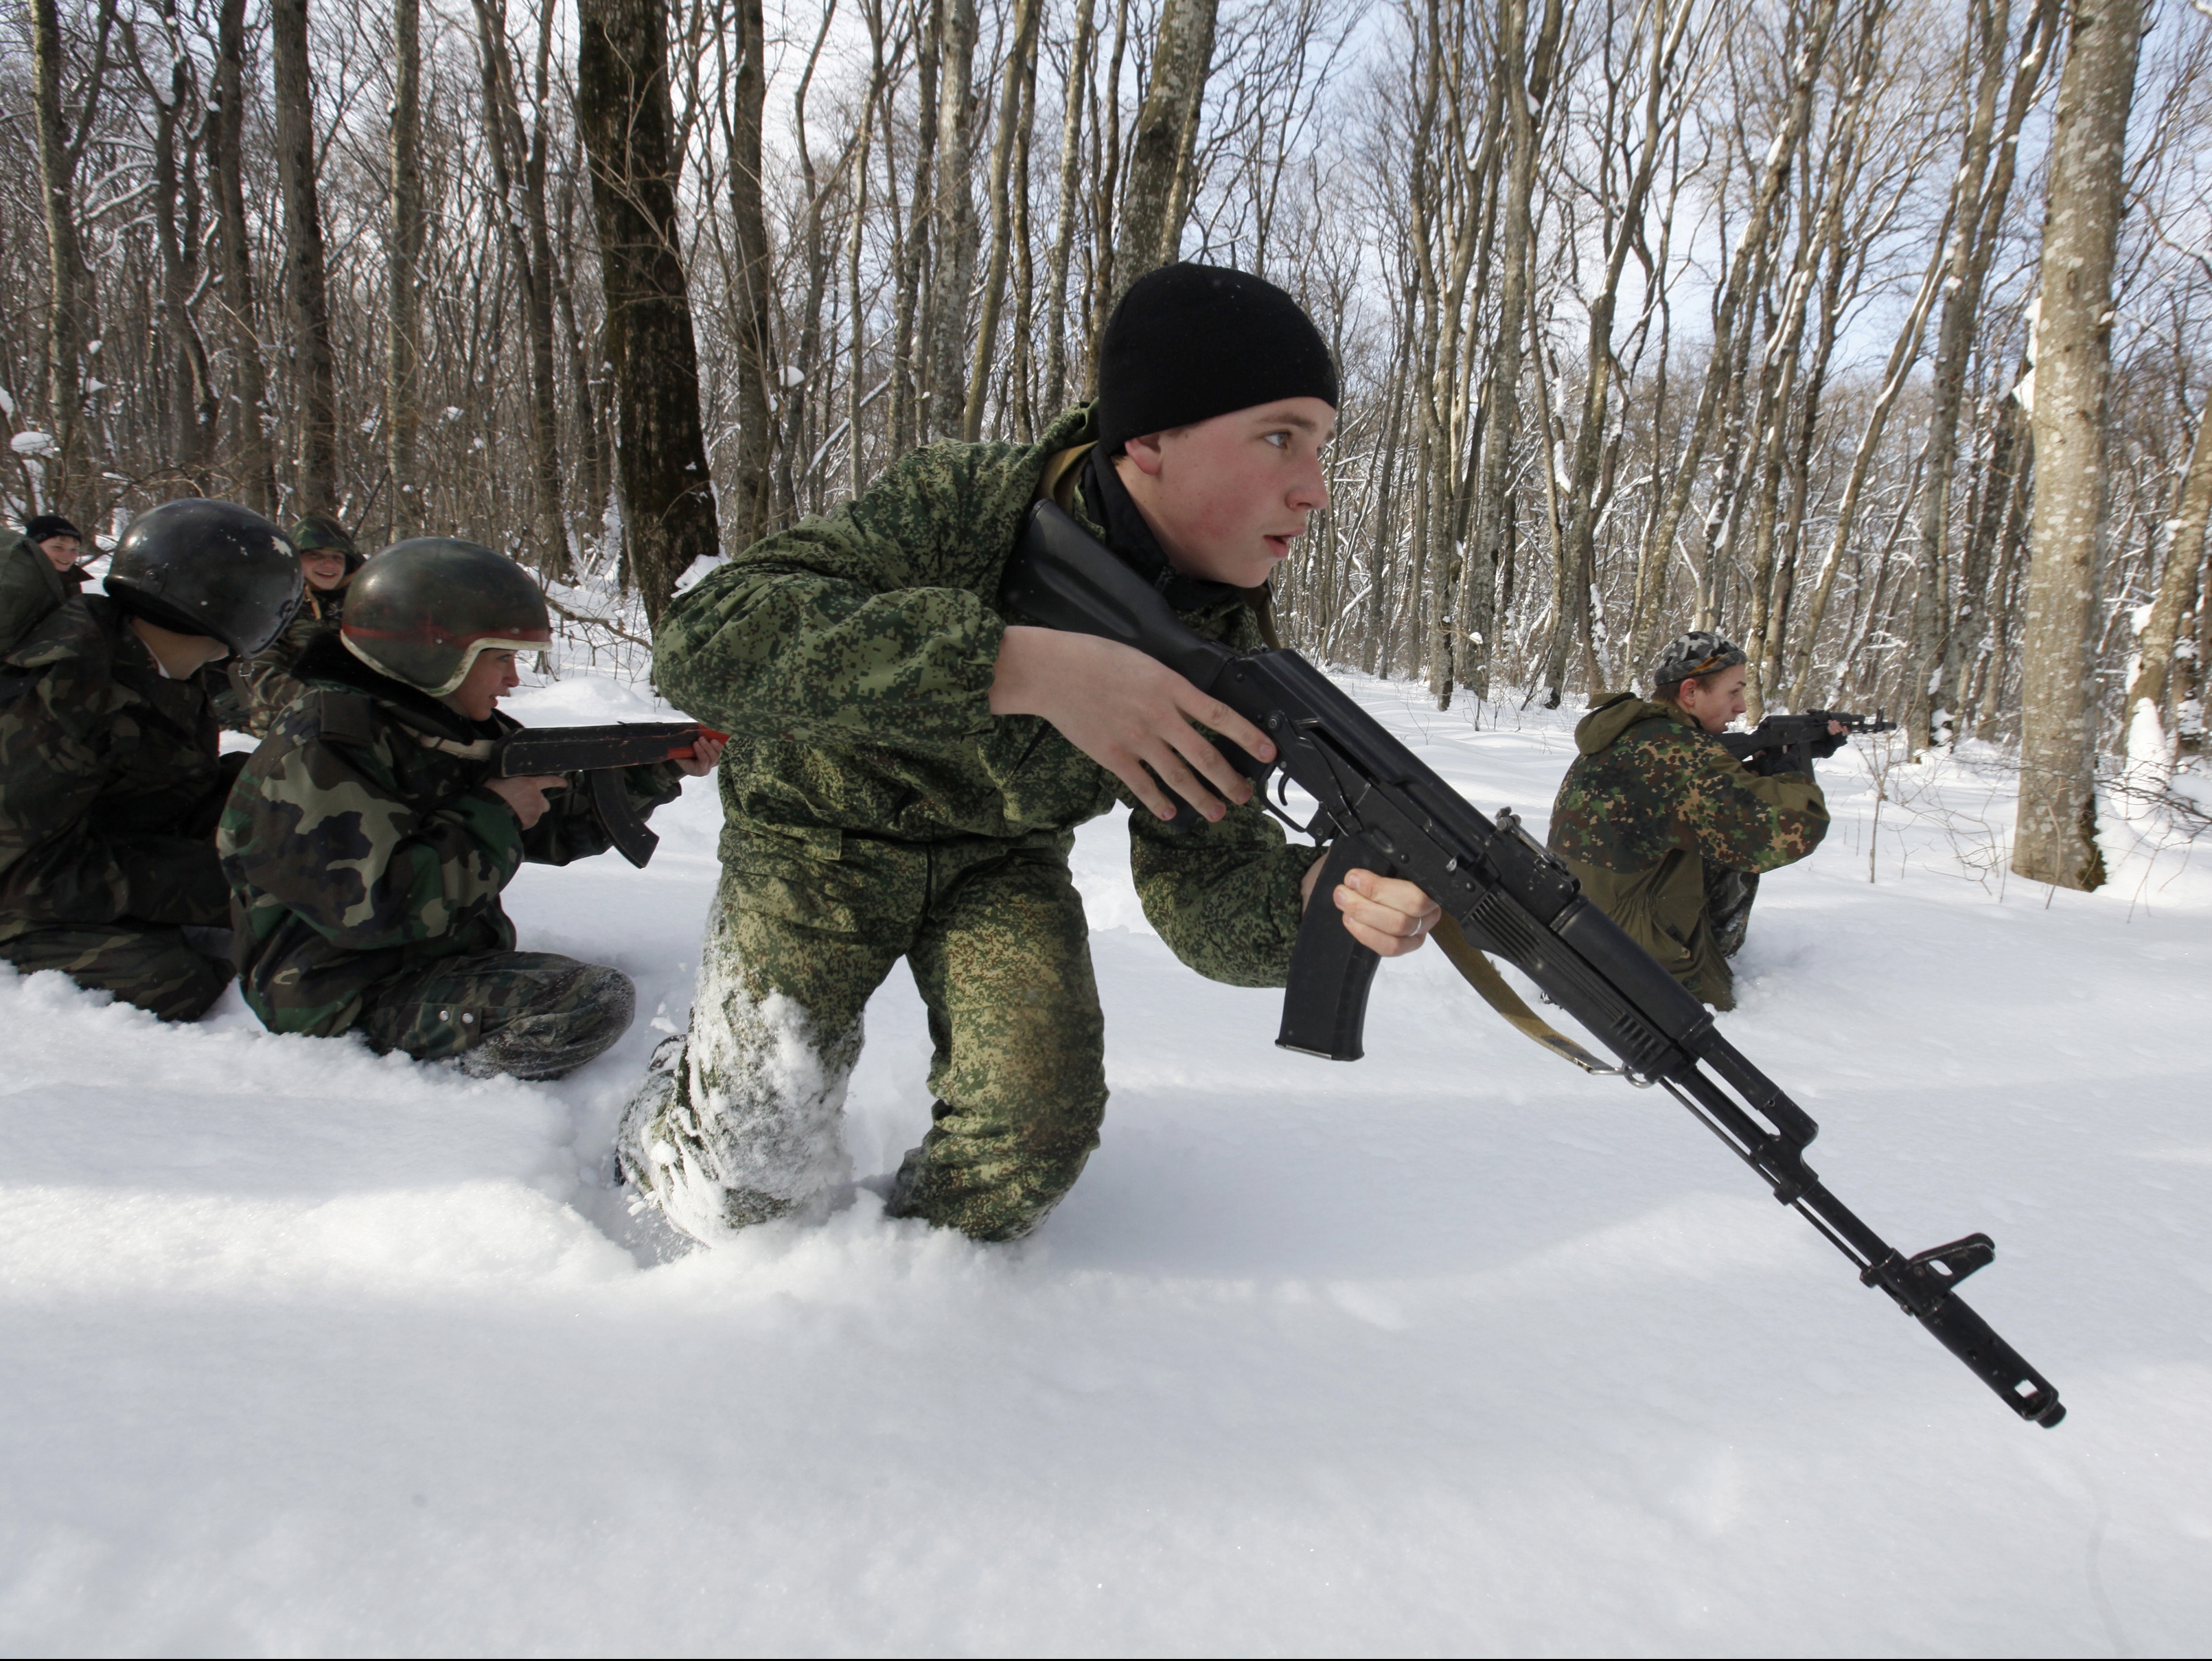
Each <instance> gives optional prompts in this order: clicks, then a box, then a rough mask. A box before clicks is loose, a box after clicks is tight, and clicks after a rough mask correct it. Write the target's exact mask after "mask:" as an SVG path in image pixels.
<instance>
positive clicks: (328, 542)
mask: <svg viewBox="0 0 2212 1661" xmlns="http://www.w3.org/2000/svg"><path fill="white" fill-rule="evenodd" d="M292 545H293V546H294V547H295V548H297V549H298V550H299V551H301V553H303V554H312V553H315V552H317V551H322V550H328V551H330V552H331V553H334V554H342V555H343V556H344V557H345V568H346V575H348V576H351V575H353V574H354V573H355V572H356V571H358V570H359V569H361V568H362V566H363V565H365V564H367V563H368V555H367V554H364V553H363V552H362V551H361V549H360V546H359V545H357V544H356V542H355V541H354V539H353V532H350V531H349V530H347V529H346V527H345V526H343V525H341V524H339V523H338V521H337V520H335V519H332V518H331V516H330V515H329V514H301V516H300V522H299V523H298V524H297V525H295V526H293V527H292Z"/></svg>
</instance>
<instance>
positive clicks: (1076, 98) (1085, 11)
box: [1044, 0, 1093, 414]
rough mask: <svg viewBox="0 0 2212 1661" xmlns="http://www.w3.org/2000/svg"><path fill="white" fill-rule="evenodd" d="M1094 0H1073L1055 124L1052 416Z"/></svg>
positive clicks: (1057, 396) (1077, 201)
mask: <svg viewBox="0 0 2212 1661" xmlns="http://www.w3.org/2000/svg"><path fill="white" fill-rule="evenodd" d="M1092 3H1093V0H1075V33H1074V36H1073V40H1071V41H1070V43H1069V46H1068V51H1067V100H1066V106H1065V107H1064V109H1063V111H1062V113H1061V115H1060V228H1059V229H1058V231H1056V232H1055V233H1054V236H1053V239H1052V264H1051V271H1052V275H1051V277H1050V278H1049V279H1048V280H1049V282H1050V283H1051V289H1050V295H1049V298H1048V300H1047V301H1046V305H1045V319H1046V321H1045V326H1046V327H1047V328H1048V330H1050V331H1051V335H1052V338H1051V340H1050V342H1049V343H1048V344H1047V346H1046V348H1045V371H1044V380H1045V386H1046V392H1045V405H1046V407H1047V408H1048V409H1050V410H1051V411H1054V413H1055V414H1057V413H1058V412H1059V411H1060V408H1061V406H1062V405H1065V404H1066V401H1067V320H1068V319H1067V262H1068V260H1069V259H1070V258H1071V257H1072V256H1073V252H1074V249H1075V221H1076V210H1077V209H1078V208H1079V206H1080V205H1081V198H1079V196H1078V195H1077V194H1076V192H1077V191H1078V189H1079V186H1080V182H1081V177H1082V173H1081V170H1082V166H1083V90H1084V88H1085V86H1087V85H1088V84H1089V82H1090V64H1091V6H1092Z"/></svg>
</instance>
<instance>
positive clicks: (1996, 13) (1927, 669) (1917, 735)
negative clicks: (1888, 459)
mask: <svg viewBox="0 0 2212 1661" xmlns="http://www.w3.org/2000/svg"><path fill="white" fill-rule="evenodd" d="M1974 13H1975V19H1974V26H1975V30H1976V33H1977V35H1978V41H1977V45H1978V57H1979V58H1980V59H1981V76H1980V82H1979V84H1978V86H1977V87H1976V88H1975V89H1974V95H1973V103H1972V108H1971V110H1970V113H1969V115H1968V119H1967V123H1966V139H1965V143H1964V146H1963V154H1962V155H1961V156H1960V161H1959V172H1958V175H1957V179H1956V182H1955V183H1954V186H1953V198H1952V203H1951V213H1950V225H1951V245H1950V247H1949V248H1948V251H1947V263H1948V265H1949V268H1950V269H1949V273H1948V277H1946V278H1945V281H1944V284H1943V311H1942V320H1941V321H1940V322H1939V323H1938V324H1937V325H1936V357H1935V361H1934V362H1933V363H1932V364H1931V365H1930V366H1929V367H1930V371H1931V374H1930V383H1929V401H1930V404H1931V405H1932V408H1931V410H1930V411H1929V427H1928V461H1927V465H1926V468H1925V470H1924V471H1923V472H1922V474H1921V484H1920V488H1921V498H1920V523H1919V526H1918V546H1917V550H1916V552H1915V555H1914V558H1913V569H1914V573H1915V582H1914V587H1913V599H1912V629H1911V636H1910V639H1909V642H1908V644H1907V646H1906V648H1905V703H1904V705H1903V707H1902V708H1901V709H1900V710H1899V721H1898V724H1899V727H1900V728H1901V729H1902V730H1903V731H1904V732H1905V734H1906V742H1907V743H1908V744H1909V745H1912V746H1914V747H1916V748H1917V747H1918V746H1920V745H1925V744H1929V743H1941V742H1942V741H1943V740H1944V737H1945V735H1944V734H1943V733H1939V732H1937V731H1936V727H1935V715H1936V705H1935V698H1936V679H1937V675H1938V672H1939V670H1940V668H1941V661H1942V653H1943V642H1944V637H1945V636H1946V635H1947V634H1948V624H1949V622H1950V620H1951V619H1950V617H1949V611H1950V601H1949V594H1948V587H1949V583H1948V577H1949V562H1948V558H1947V557H1946V556H1947V555H1948V551H1949V538H1950V528H1951V487H1952V483H1953V477H1954V474H1955V473H1956V472H1957V471H1958V454H1959V413H1960V407H1961V405H1963V404H1964V402H1965V399H1966V362H1967V359H1968V357H1969V356H1971V355H1972V350H1973V345H1974V331H1975V326H1976V324H1977V323H1978V320H1979V318H1980V315H1981V309H1982V287H1983V283H1984V279H1985V278H1986V277H1987V276H1988V274H1989V268H1990V258H1991V256H1992V255H1994V254H1995V252H1996V246H1997V242H1998V240H1999V239H2000V237H2001V236H2002V231H2003V221H2004V210H2005V205H2006V204H2007V202H2008V200H2009V199H2010V198H2011V194H2012V179H2013V160H2014V156H2015V154H2016V152H2017V145H2018V140H2019V137H2020V129H2021V123H2022V122H2023V121H2024V120H2025V119H2027V112H2028V107H2029V106H2030V105H2031V104H2033V101H2034V99H2035V94H2036V91H2037V89H2038V87H2039V83H2040V82H2041V80H2042V75H2043V67H2044V64H2045V62H2046V61H2047V60H2048V58H2049V56H2050V53H2049V51H2048V46H2049V42H2050V31H2051V29H2052V28H2054V27H2056V25H2057V4H2056V0H2044V3H2042V4H2041V5H2039V7H2038V8H2037V9H2036V10H2035V11H2034V12H2033V13H2032V14H2031V15H2029V18H2028V21H2027V27H2026V29H2025V30H2024V32H2023V33H2022V34H2021V43H2020V58H2019V66H2018V68H2017V69H2016V70H2015V71H2014V75H2013V92H2012V99H2011V101H2010V103H2009V104H2008V106H2007V107H2006V109H2005V111H2004V119H2003V125H2002V128H2000V127H1999V125H1998V109H1997V94H1998V93H1999V91H2000V89H2001V88H2002V86H2003V84H2004V68H2005V59H2006V57H2007V52H2006V47H2007V46H2008V44H2009V34H2008V30H2009V27H2010V22H2011V6H2010V0H1977V3H1976V5H1975V7H1974ZM1952 715H1953V716H1954V718H1955V715H1956V712H1955V711H1954V712H1952ZM1954 730H1955V729H1954Z"/></svg>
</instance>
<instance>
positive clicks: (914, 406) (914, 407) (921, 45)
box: [885, 0, 949, 454]
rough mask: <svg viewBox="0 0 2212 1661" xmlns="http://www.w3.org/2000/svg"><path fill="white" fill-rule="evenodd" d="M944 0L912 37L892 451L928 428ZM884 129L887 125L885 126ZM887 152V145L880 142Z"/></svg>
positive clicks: (894, 331) (894, 329) (894, 327)
mask: <svg viewBox="0 0 2212 1661" xmlns="http://www.w3.org/2000/svg"><path fill="white" fill-rule="evenodd" d="M947 3H949V0H931V9H930V14H929V19H928V21H927V23H926V24H925V25H922V26H921V27H920V30H919V33H920V39H919V40H918V41H917V43H916V63H915V70H916V77H915V78H916V80H917V82H919V85H918V88H917V92H918V96H917V98H916V100H915V104H916V109H917V111H918V119H917V121H916V127H917V131H916V132H915V152H914V197H913V199H912V200H911V201H910V202H909V203H908V210H909V217H908V221H907V228H906V244H905V246H904V247H903V248H902V249H901V250H900V256H899V264H898V294H897V297H896V301H894V307H893V312H892V318H891V411H890V416H891V420H890V427H891V435H890V436H891V442H890V447H891V451H892V453H894V454H898V453H903V452H905V451H907V450H909V449H911V448H913V447H914V446H915V443H916V442H918V441H920V440H921V436H922V435H923V434H924V433H926V432H927V430H928V423H927V420H926V419H925V417H924V414H923V411H922V409H921V402H922V396H923V394H924V393H925V392H927V390H928V388H927V384H926V383H927V379H928V374H929V364H930V350H929V346H930V343H929V338H928V334H929V332H928V331H927V329H925V328H921V327H920V326H919V319H918V318H917V316H916V313H917V311H918V309H919V307H920V301H921V276H922V267H923V265H925V264H926V263H927V259H928V256H929V216H930V210H931V206H932V204H933V203H934V201H935V199H936V194H937V192H936V186H935V184H934V182H933V181H934V179H935V167H936V162H937V137H938V134H937V76H938V62H937V58H938V45H939V34H940V33H941V30H940V27H939V21H938V18H939V13H940V12H941V11H942V9H944V7H945V5H946V4H947ZM886 130H887V131H888V129H886ZM885 149H886V152H887V153H888V151H889V146H888V145H886V146H885Z"/></svg>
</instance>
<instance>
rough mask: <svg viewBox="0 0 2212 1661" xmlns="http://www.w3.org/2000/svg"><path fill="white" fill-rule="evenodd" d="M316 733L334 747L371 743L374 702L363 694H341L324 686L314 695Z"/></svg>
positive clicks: (373, 740)
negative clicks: (328, 740)
mask: <svg viewBox="0 0 2212 1661" xmlns="http://www.w3.org/2000/svg"><path fill="white" fill-rule="evenodd" d="M315 730H316V731H317V732H318V733H319V734H321V736H323V737H324V738H326V739H330V740H331V742H332V743H334V744H355V745H363V746H367V745H372V744H374V743H375V742H376V710H375V706H374V702H373V701H372V700H371V699H370V697H369V696H368V693H366V692H340V691H334V690H332V689H331V688H330V687H327V686H325V688H323V689H322V690H321V691H319V692H317V693H316V694H315Z"/></svg>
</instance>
